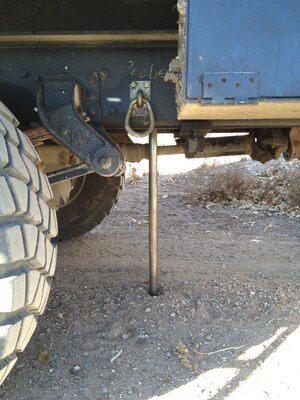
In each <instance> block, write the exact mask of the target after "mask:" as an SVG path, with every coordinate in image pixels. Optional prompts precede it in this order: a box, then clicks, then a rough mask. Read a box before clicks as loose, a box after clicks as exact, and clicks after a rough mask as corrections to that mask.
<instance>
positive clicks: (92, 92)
mask: <svg viewBox="0 0 300 400" xmlns="http://www.w3.org/2000/svg"><path fill="white" fill-rule="evenodd" d="M88 97H89V98H90V99H95V98H96V93H95V91H94V90H89V91H88Z"/></svg>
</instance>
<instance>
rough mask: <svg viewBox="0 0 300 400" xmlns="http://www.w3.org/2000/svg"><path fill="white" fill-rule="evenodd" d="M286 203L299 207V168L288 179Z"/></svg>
mask: <svg viewBox="0 0 300 400" xmlns="http://www.w3.org/2000/svg"><path fill="white" fill-rule="evenodd" d="M288 202H289V204H290V205H291V206H294V207H300V167H299V168H298V169H296V170H295V171H294V173H293V174H292V176H291V178H290V182H289V185H288Z"/></svg>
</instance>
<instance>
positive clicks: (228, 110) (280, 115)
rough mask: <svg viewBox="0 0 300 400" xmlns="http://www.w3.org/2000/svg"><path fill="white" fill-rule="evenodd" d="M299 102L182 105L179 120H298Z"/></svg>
mask: <svg viewBox="0 0 300 400" xmlns="http://www.w3.org/2000/svg"><path fill="white" fill-rule="evenodd" d="M299 117H300V101H262V102H259V103H258V104H241V105H239V104H237V105H207V104H205V105H203V104H200V103H186V104H182V105H181V107H180V110H179V114H178V119H180V120H185V119H186V120H195V119H198V120H259V119H294V118H295V119H299Z"/></svg>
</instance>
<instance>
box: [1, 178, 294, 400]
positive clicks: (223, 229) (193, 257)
mask: <svg viewBox="0 0 300 400" xmlns="http://www.w3.org/2000/svg"><path fill="white" fill-rule="evenodd" d="M188 190H189V176H188V173H185V174H182V175H179V176H176V177H171V176H162V177H160V188H159V213H160V214H159V222H160V223H159V225H160V226H159V268H160V281H161V285H162V287H163V294H162V295H161V296H159V297H150V296H149V295H148V293H147V268H148V253H147V252H148V241H147V237H148V222H147V178H146V177H144V178H142V179H141V181H139V182H138V183H137V185H131V184H128V185H127V187H126V190H125V192H124V194H123V196H122V198H121V200H120V202H119V204H118V206H117V208H115V209H114V211H113V212H112V213H111V216H110V217H109V218H107V220H106V221H105V222H104V223H103V224H102V225H101V226H99V227H97V228H96V229H95V230H94V231H92V232H90V233H88V234H86V235H85V236H83V237H81V238H77V239H74V240H72V241H69V242H65V243H62V244H60V245H59V258H58V266H57V273H56V277H55V280H54V283H53V288H52V294H51V296H50V301H49V306H48V309H47V312H46V313H45V315H44V316H42V317H41V318H40V320H39V325H38V328H37V331H36V333H35V335H34V337H33V339H32V341H31V342H30V344H29V346H28V348H27V349H26V351H25V352H24V353H23V354H20V356H19V360H18V363H17V365H16V367H15V368H14V370H13V371H12V373H11V374H10V376H9V377H8V379H7V380H6V381H5V383H4V384H3V385H2V386H1V388H0V399H3V400H4V399H5V400H8V399H9V400H17V399H18V400H29V399H30V400H41V399H43V400H59V399H70V400H71V399H74V398H77V399H80V400H107V399H110V400H114V399H116V400H117V399H123V400H127V399H130V400H131V399H132V400H135V399H142V400H147V399H157V400H159V399H161V400H164V399H172V400H174V399H176V400H177V399H189V400H190V399H214V400H218V399H225V398H226V399H227V398H228V399H246V398H249V399H250V398H251V399H253V398H256V399H296V398H297V399H299V397H300V394H299V393H300V388H299V381H300V370H299V364H298V361H299V356H300V354H299V347H300V346H299V340H298V342H295V340H294V339H295V335H296V334H297V333H299V332H298V331H299V329H298V328H299V322H300V318H299V306H300V292H299V286H300V263H299V258H300V249H299V239H300V226H299V218H291V217H290V216H289V215H276V213H271V212H269V211H268V210H264V209H257V208H255V207H254V208H249V209H243V207H239V206H238V205H235V206H227V207H222V206H221V205H213V206H211V207H208V208H203V207H202V206H201V205H200V204H199V203H197V202H190V201H189V200H188V196H187V195H186V194H187V193H188ZM293 340H294V342H293ZM293 343H298V346H295V345H293ZM285 344H289V350H287V351H285V350H284V348H283V347H282V346H284V345H285ZM40 352H48V353H49V354H50V356H51V359H50V360H49V361H46V362H42V361H40V360H39V354H40ZM282 354H285V356H287V355H288V359H287V360H286V359H285V360H283V359H281V358H280V357H283V356H282ZM272 360H273V361H272ZM272 362H273V364H272ZM270 365H271V367H270ZM272 365H273V366H272ZM267 368H269V372H266V371H267ZM283 370H284V371H285V372H284V373H283ZM247 382H248V383H247ZM249 382H250V383H249ZM251 382H252V386H251ZM295 383H296V384H295ZM293 384H294V385H293ZM245 385H246V386H245ZM247 385H248V386H247ZM283 393H284V395H283ZM248 396H249V397H248Z"/></svg>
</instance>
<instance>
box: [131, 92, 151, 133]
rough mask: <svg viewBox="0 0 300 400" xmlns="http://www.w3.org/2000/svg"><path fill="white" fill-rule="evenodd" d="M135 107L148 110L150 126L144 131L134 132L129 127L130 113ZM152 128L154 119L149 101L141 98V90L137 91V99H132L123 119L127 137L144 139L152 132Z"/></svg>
mask: <svg viewBox="0 0 300 400" xmlns="http://www.w3.org/2000/svg"><path fill="white" fill-rule="evenodd" d="M135 106H137V107H139V108H142V107H143V106H145V107H147V109H148V113H149V121H150V124H149V127H148V128H147V129H146V130H145V131H142V132H136V131H135V130H134V129H133V128H132V127H131V125H130V119H131V116H132V111H133V109H134V107H135ZM154 128H155V118H154V113H153V109H152V106H151V103H150V101H149V100H147V99H146V98H145V97H144V96H143V92H142V90H139V91H138V93H137V97H136V98H135V99H133V100H132V101H131V103H130V104H129V107H128V111H127V114H126V118H125V129H126V131H127V133H128V134H129V135H132V136H134V137H137V138H141V137H146V136H148V135H150V134H151V133H152V132H153V130H154Z"/></svg>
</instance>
